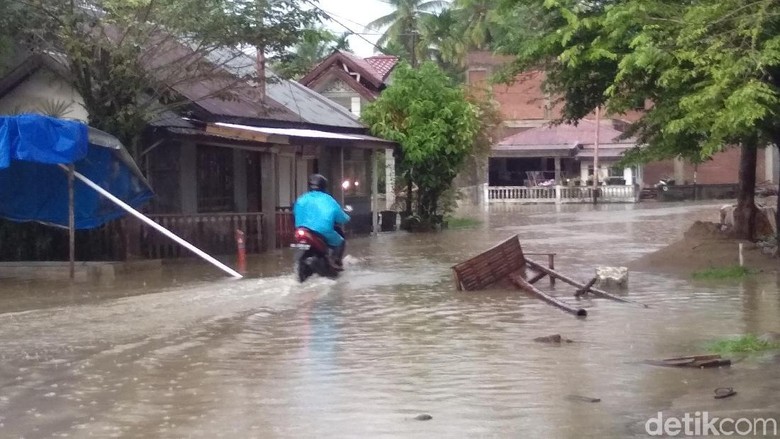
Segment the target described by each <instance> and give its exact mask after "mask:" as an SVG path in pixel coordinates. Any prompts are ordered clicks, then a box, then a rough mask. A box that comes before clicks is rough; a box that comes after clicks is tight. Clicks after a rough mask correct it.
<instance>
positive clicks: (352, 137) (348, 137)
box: [213, 122, 394, 148]
mask: <svg viewBox="0 0 780 439" xmlns="http://www.w3.org/2000/svg"><path fill="white" fill-rule="evenodd" d="M213 125H215V126H217V127H224V128H230V129H233V130H238V131H239V132H240V131H248V132H255V133H263V134H270V135H275V136H287V137H295V138H299V139H312V140H315V139H316V140H344V141H358V142H360V141H363V142H371V143H374V144H377V146H376V147H377V148H380V147H381V148H392V147H393V145H394V143H393V142H390V141H387V140H384V139H380V138H378V137H372V136H366V135H362V134H342V133H333V132H329V131H321V130H311V129H301V128H271V127H256V126H250V125H240V124H232V123H222V122H217V123H214V124H213ZM379 145H381V146H379Z"/></svg>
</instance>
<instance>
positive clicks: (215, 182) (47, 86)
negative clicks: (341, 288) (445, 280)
mask: <svg viewBox="0 0 780 439" xmlns="http://www.w3.org/2000/svg"><path fill="white" fill-rule="evenodd" d="M186 50H189V49H188V48H187V47H186V46H184V45H181V46H179V47H175V48H174V51H178V52H181V51H186ZM164 56H173V55H171V54H169V53H167V52H166V53H161V55H160V57H164ZM214 56H216V57H219V56H221V57H226V58H223V59H221V60H212V59H209V61H210V62H213V63H214V64H215V65H218V66H220V67H219V68H221V69H224V70H226V71H227V72H229V73H230V74H232V75H233V76H234V77H235V78H238V79H240V80H237V81H236V85H235V86H234V87H233V89H232V96H231V98H230V99H222V98H221V97H220V94H219V93H217V91H218V89H219V87H221V84H217V83H216V82H217V81H209V80H208V79H201V80H199V81H198V82H191V83H187V82H181V83H176V84H172V85H171V88H172V89H173V90H174V92H175V93H176V94H177V95H178V96H180V97H183V98H184V100H185V102H186V105H184V106H182V107H179V108H177V109H176V111H175V112H174V111H166V112H163V113H161V114H160V115H158V116H157V117H156V118H155V119H154V120H152V121H151V122H150V123H149V125H148V127H147V130H146V131H145V133H144V136H143V141H142V142H141V143H142V144H141V145H140V146H141V148H140V150H139V154H138V157H136V160H137V161H138V162H139V165H140V166H141V168H142V170H143V171H144V172H145V174H146V176H147V178H148V179H149V182H150V184H151V186H152V188H153V189H154V191H155V194H156V197H155V199H154V201H153V202H152V203H151V205H150V206H148V208H147V209H146V211H147V213H148V214H149V216H150V217H152V218H153V219H155V220H156V221H158V222H160V223H162V224H163V225H164V226H166V227H168V228H169V229H171V230H173V231H174V232H176V233H177V234H179V235H180V236H182V237H183V238H185V239H188V240H190V241H191V242H192V243H193V244H195V245H197V246H200V247H201V248H203V249H204V250H206V251H210V252H213V253H215V254H234V253H235V247H236V244H235V236H234V235H235V233H236V229H240V230H241V231H242V232H243V233H245V237H246V246H247V251H248V252H259V251H262V250H264V249H273V248H279V247H282V246H285V245H286V244H287V243H288V242H289V240H290V239H291V238H292V214H291V212H290V210H291V206H292V204H293V202H294V200H295V199H296V198H297V196H298V195H300V194H301V193H303V192H305V191H306V179H307V177H308V175H309V174H310V173H312V172H319V173H322V174H324V175H325V176H326V177H327V178H328V179H329V181H330V182H331V192H332V193H333V195H334V197H335V198H336V199H337V200H339V201H340V202H342V203H344V204H350V205H352V206H353V208H354V211H353V213H352V214H351V216H352V218H353V220H352V222H351V224H350V228H349V229H348V233H366V232H370V231H372V230H376V214H375V213H374V212H376V211H377V207H376V205H377V200H376V194H377V191H376V178H377V172H376V171H375V169H374V166H373V164H374V163H376V154H377V152H378V151H384V150H385V149H388V148H392V147H393V146H394V144H393V143H391V142H387V141H384V140H382V139H378V138H375V137H372V136H369V135H368V129H367V128H366V127H365V126H363V125H362V124H361V123H360V122H359V121H358V119H357V118H356V116H355V115H353V114H352V113H351V112H350V111H349V110H347V109H345V108H343V107H342V106H341V105H339V104H337V103H335V102H334V101H331V100H329V99H327V98H325V97H324V96H321V95H319V94H318V93H316V92H314V91H312V90H310V89H308V88H306V87H304V86H302V85H300V84H298V83H295V82H291V81H285V80H282V79H281V78H278V77H276V76H275V75H274V74H273V73H272V72H270V71H267V72H261V74H263V75H264V76H265V78H266V80H265V81H258V80H257V78H258V77H259V74H258V72H257V71H256V70H255V69H254V66H255V60H254V58H253V57H251V56H248V55H245V54H243V53H241V52H238V51H225V52H224V53H215V54H214ZM160 57H158V60H159V59H160ZM62 74H63V70H62V61H61V60H58V59H56V58H55V57H52V56H49V55H42V54H31V55H28V56H26V57H20V58H19V59H18V60H16V61H15V65H13V66H10V67H9V69H8V71H7V73H6V74H5V76H4V77H2V78H0V113H19V112H45V110H46V108H49V107H52V106H54V104H55V103H56V104H57V105H56V106H57V107H58V108H60V109H61V110H64V111H65V112H66V114H64V115H63V116H64V117H70V118H75V119H80V120H85V121H86V119H87V117H88V115H87V114H86V112H85V111H84V109H83V106H82V101H81V97H80V96H79V95H78V93H76V92H75V90H73V89H72V87H70V85H69V84H68V82H67V81H65V80H64V79H62V76H61V75H62ZM258 84H262V85H258ZM372 182H373V185H372ZM129 229H130V227H129V226H128V227H126V228H125V232H126V233H127V234H128V236H131V237H133V238H128V239H127V241H128V244H127V248H126V250H127V252H125V253H130V254H131V255H136V256H144V257H155V258H157V257H174V256H179V255H181V254H182V253H184V252H183V251H182V249H181V248H179V247H178V246H176V245H172V244H171V243H170V242H168V241H164V240H162V238H159V237H158V236H157V235H156V234H153V233H151V232H150V231H149V230H145V229H143V228H141V229H140V230H136V231H132V230H129ZM134 237H138V239H134ZM113 256H114V257H116V258H122V257H125V256H126V254H121V255H119V254H114V255H113Z"/></svg>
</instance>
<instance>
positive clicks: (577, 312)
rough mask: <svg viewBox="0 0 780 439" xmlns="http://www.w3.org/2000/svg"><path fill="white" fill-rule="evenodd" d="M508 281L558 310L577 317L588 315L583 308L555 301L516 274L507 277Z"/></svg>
mask: <svg viewBox="0 0 780 439" xmlns="http://www.w3.org/2000/svg"><path fill="white" fill-rule="evenodd" d="M509 279H510V280H511V281H512V282H513V283H514V284H515V285H517V286H518V287H520V288H522V289H523V290H525V291H527V292H529V293H531V294H533V295H535V296H536V297H538V298H540V299H542V300H544V301H545V302H547V303H549V304H551V305H554V306H557V307H558V308H560V309H562V310H564V311H566V312H568V313H570V314H574V315H575V316H577V317H586V316H587V315H588V311H586V310H585V309H584V308H575V307H573V306H571V305H568V304H566V303H563V302H561V301H560V300H558V299H556V298H555V297H552V296H550V295H549V294H547V293H545V292H544V291H542V290H540V289H538V288H536V287H535V286H533V285H531V284H530V283H528V281H527V280H525V279H523V277H522V276H520V275H519V274H518V273H515V274H512V275H510V276H509Z"/></svg>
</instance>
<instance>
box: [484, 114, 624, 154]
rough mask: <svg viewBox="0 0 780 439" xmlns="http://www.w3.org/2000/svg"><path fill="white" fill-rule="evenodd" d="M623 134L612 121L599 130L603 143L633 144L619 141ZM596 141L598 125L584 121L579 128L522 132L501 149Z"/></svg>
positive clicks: (539, 129) (556, 128)
mask: <svg viewBox="0 0 780 439" xmlns="http://www.w3.org/2000/svg"><path fill="white" fill-rule="evenodd" d="M621 134H622V133H621V132H620V131H618V130H616V129H615V128H614V127H613V125H612V121H611V120H605V121H602V123H601V127H600V129H599V139H600V141H601V143H631V141H630V140H628V141H618V137H620V135H621ZM595 141H596V123H595V122H593V121H590V120H582V121H580V123H579V124H578V125H577V126H574V125H570V124H561V125H555V126H543V127H537V128H531V129H529V130H525V131H521V132H519V133H517V134H514V135H512V136H509V137H507V138H505V139H504V140H502V141H501V142H499V144H498V146H500V147H519V146H522V145H550V147H558V146H560V145H574V144H581V145H589V144H592V143H594V142H595Z"/></svg>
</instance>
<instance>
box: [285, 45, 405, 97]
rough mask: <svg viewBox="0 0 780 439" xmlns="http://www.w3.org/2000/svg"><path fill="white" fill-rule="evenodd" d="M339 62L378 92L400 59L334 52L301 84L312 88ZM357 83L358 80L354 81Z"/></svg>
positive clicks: (304, 78)
mask: <svg viewBox="0 0 780 439" xmlns="http://www.w3.org/2000/svg"><path fill="white" fill-rule="evenodd" d="M338 62H341V63H342V64H344V65H346V66H348V67H349V68H350V70H352V71H355V72H356V73H359V74H361V75H363V79H364V80H365V81H367V82H368V83H370V84H371V86H372V87H374V88H375V90H376V91H379V90H381V89H382V87H383V85H384V84H385V80H386V79H387V76H388V75H389V74H390V71H391V70H392V69H393V68H394V67H395V64H396V63H397V62H398V58H396V57H392V56H373V57H369V58H366V59H363V58H360V57H358V56H356V55H355V54H352V53H349V52H344V51H341V50H336V51H334V52H333V53H332V54H331V55H330V56H328V57H327V58H325V59H324V60H322V61H321V62H320V63H319V64H318V65H317V66H316V67H314V69H312V70H311V71H310V72H309V73H308V74H306V76H304V77H303V78H301V80H300V83H301V84H303V85H305V86H307V87H310V86H311V84H313V83H314V82H315V81H316V80H317V79H318V78H319V77H320V76H322V75H323V74H324V73H325V72H326V71H327V70H328V69H329V68H330V67H331V66H333V65H336V64H337V63H338ZM352 81H356V80H354V79H353V80H352Z"/></svg>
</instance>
